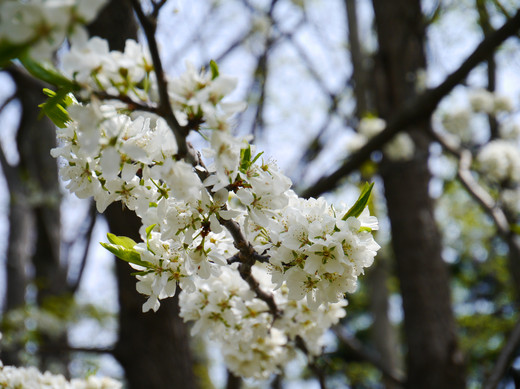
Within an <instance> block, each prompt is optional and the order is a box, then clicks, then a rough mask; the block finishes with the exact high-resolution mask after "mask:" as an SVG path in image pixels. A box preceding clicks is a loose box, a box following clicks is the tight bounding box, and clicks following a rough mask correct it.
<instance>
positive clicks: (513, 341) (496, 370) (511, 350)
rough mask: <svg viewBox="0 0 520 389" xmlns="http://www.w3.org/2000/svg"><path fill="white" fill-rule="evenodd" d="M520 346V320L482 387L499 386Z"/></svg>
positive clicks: (492, 387) (488, 388)
mask: <svg viewBox="0 0 520 389" xmlns="http://www.w3.org/2000/svg"><path fill="white" fill-rule="evenodd" d="M518 347H520V320H519V321H518V322H517V323H516V325H515V327H514V328H513V331H511V334H510V335H509V338H508V339H507V341H506V344H505V346H504V347H503V348H502V351H501V352H500V355H499V356H498V359H497V361H496V363H495V366H494V367H493V370H492V371H491V374H490V375H489V377H488V379H487V380H486V382H484V384H483V385H482V389H495V388H496V387H497V386H498V383H499V382H500V379H501V378H502V377H503V375H504V373H505V371H506V369H507V368H508V367H509V365H510V363H511V361H512V360H513V358H514V357H515V355H516V351H517V349H518Z"/></svg>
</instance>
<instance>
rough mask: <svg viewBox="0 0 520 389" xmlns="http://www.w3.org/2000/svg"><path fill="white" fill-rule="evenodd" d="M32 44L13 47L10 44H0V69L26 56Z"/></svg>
mask: <svg viewBox="0 0 520 389" xmlns="http://www.w3.org/2000/svg"><path fill="white" fill-rule="evenodd" d="M29 47H30V44H27V43H26V44H23V45H13V44H12V43H9V42H5V41H4V42H0V69H1V68H4V67H7V66H9V64H10V63H11V60H13V59H15V58H19V57H20V56H22V55H24V54H25V52H26V51H27V49H28V48H29Z"/></svg>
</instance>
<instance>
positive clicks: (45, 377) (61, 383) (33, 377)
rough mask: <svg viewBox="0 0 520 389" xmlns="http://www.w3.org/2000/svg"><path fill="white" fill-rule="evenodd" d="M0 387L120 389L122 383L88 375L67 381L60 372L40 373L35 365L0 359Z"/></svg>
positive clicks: (27, 388) (25, 388)
mask: <svg viewBox="0 0 520 389" xmlns="http://www.w3.org/2000/svg"><path fill="white" fill-rule="evenodd" d="M0 387H2V388H23V389H41V388H53V389H121V388H122V387H123V385H122V384H121V383H120V382H118V381H116V380H113V379H111V378H108V377H104V378H99V377H95V376H89V377H88V378H86V379H78V378H74V379H72V380H70V381H68V380H67V379H66V378H65V377H64V376H63V375H61V374H51V373H49V372H48V371H47V372H45V373H41V372H40V371H39V370H38V369H36V368H35V367H14V366H3V365H2V362H1V361H0Z"/></svg>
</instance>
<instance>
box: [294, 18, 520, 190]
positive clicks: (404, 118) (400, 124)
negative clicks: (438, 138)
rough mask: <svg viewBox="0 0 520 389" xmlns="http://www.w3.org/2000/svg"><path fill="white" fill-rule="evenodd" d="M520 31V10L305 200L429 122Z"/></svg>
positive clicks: (317, 183) (330, 188) (334, 185)
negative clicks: (455, 90)
mask: <svg viewBox="0 0 520 389" xmlns="http://www.w3.org/2000/svg"><path fill="white" fill-rule="evenodd" d="M519 29H520V9H519V10H518V11H517V13H516V14H515V15H514V16H513V17H512V18H511V19H509V20H508V21H507V22H505V23H504V25H503V26H502V27H501V28H499V29H498V30H496V31H495V32H493V33H491V34H489V35H488V36H487V37H486V38H484V39H483V40H482V41H481V42H480V44H479V45H478V46H477V48H476V49H475V50H474V51H473V53H471V55H470V56H469V57H467V58H466V60H465V61H464V62H463V63H462V64H461V65H460V66H459V68H458V69H457V70H455V71H454V72H453V73H451V74H450V75H449V76H448V77H446V79H445V80H444V82H442V83H441V84H440V85H439V86H437V87H436V88H433V89H429V90H427V91H425V92H423V93H422V94H420V95H418V96H417V97H416V98H414V99H413V101H409V102H408V103H406V104H405V105H404V106H403V107H402V109H401V110H400V111H399V112H398V113H397V114H396V115H395V116H394V117H393V118H392V119H391V120H390V121H389V122H388V125H387V126H386V128H385V130H383V131H382V132H380V133H379V134H377V135H376V136H375V137H373V138H372V139H370V140H369V141H368V142H367V143H366V144H365V145H364V146H363V147H362V148H361V149H359V150H358V151H357V152H356V153H355V154H353V155H352V156H350V158H348V159H347V160H345V161H344V162H343V164H342V165H341V166H340V167H339V168H337V169H336V171H334V172H333V173H331V174H330V175H328V176H326V177H322V178H321V179H319V180H318V181H317V182H316V183H315V184H313V185H312V186H310V187H309V188H307V189H305V190H303V191H301V195H302V196H303V197H306V198H308V197H317V196H319V195H320V194H322V193H325V192H328V191H330V190H333V189H334V188H336V186H337V185H338V184H339V182H340V181H341V179H342V178H343V177H345V176H347V175H348V174H350V173H351V172H353V171H354V170H356V169H358V168H359V166H361V164H362V163H363V162H365V161H366V160H367V159H369V158H370V155H371V154H372V152H373V151H375V150H380V149H381V148H382V147H383V146H384V145H385V144H386V143H387V142H388V141H390V140H391V139H392V138H393V137H394V136H395V135H396V134H397V133H398V132H400V131H403V130H406V129H408V128H409V127H411V126H413V124H415V123H418V122H421V121H425V120H428V118H429V117H430V115H431V114H432V113H433V111H435V109H436V108H437V105H438V104H439V102H440V101H441V100H442V99H443V98H444V97H445V96H446V95H447V94H448V93H450V92H451V91H452V90H453V88H455V86H457V85H458V84H460V83H461V82H462V81H463V80H464V79H465V78H466V77H467V76H468V74H469V72H470V71H472V70H473V69H474V68H475V67H476V66H477V65H478V64H480V63H481V62H482V61H485V60H486V59H487V58H488V57H489V55H490V53H492V52H493V51H494V50H496V48H497V47H498V46H499V45H501V44H502V43H503V42H504V41H505V40H506V39H507V38H509V37H510V36H512V35H514V34H516V33H517V31H518V30H519Z"/></svg>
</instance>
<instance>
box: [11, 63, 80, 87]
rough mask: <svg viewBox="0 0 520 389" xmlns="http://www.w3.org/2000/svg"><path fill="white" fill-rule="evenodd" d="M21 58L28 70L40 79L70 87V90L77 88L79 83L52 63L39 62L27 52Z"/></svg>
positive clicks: (59, 85)
mask: <svg viewBox="0 0 520 389" xmlns="http://www.w3.org/2000/svg"><path fill="white" fill-rule="evenodd" d="M19 59H20V62H21V63H22V65H23V66H24V67H25V68H26V69H27V71H28V72H29V73H31V74H32V75H33V76H34V77H36V78H38V79H39V80H42V81H45V82H47V83H49V84H51V85H55V86H58V87H64V88H68V89H69V92H70V91H72V90H76V89H77V85H76V83H75V82H74V81H72V80H69V79H68V78H67V77H65V76H64V75H63V74H61V73H60V72H59V71H58V70H57V69H56V68H55V67H54V66H52V65H51V64H50V63H43V62H42V63H40V62H37V61H35V60H33V59H32V58H31V57H29V56H28V55H27V54H24V55H21V56H20V58H19Z"/></svg>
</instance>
